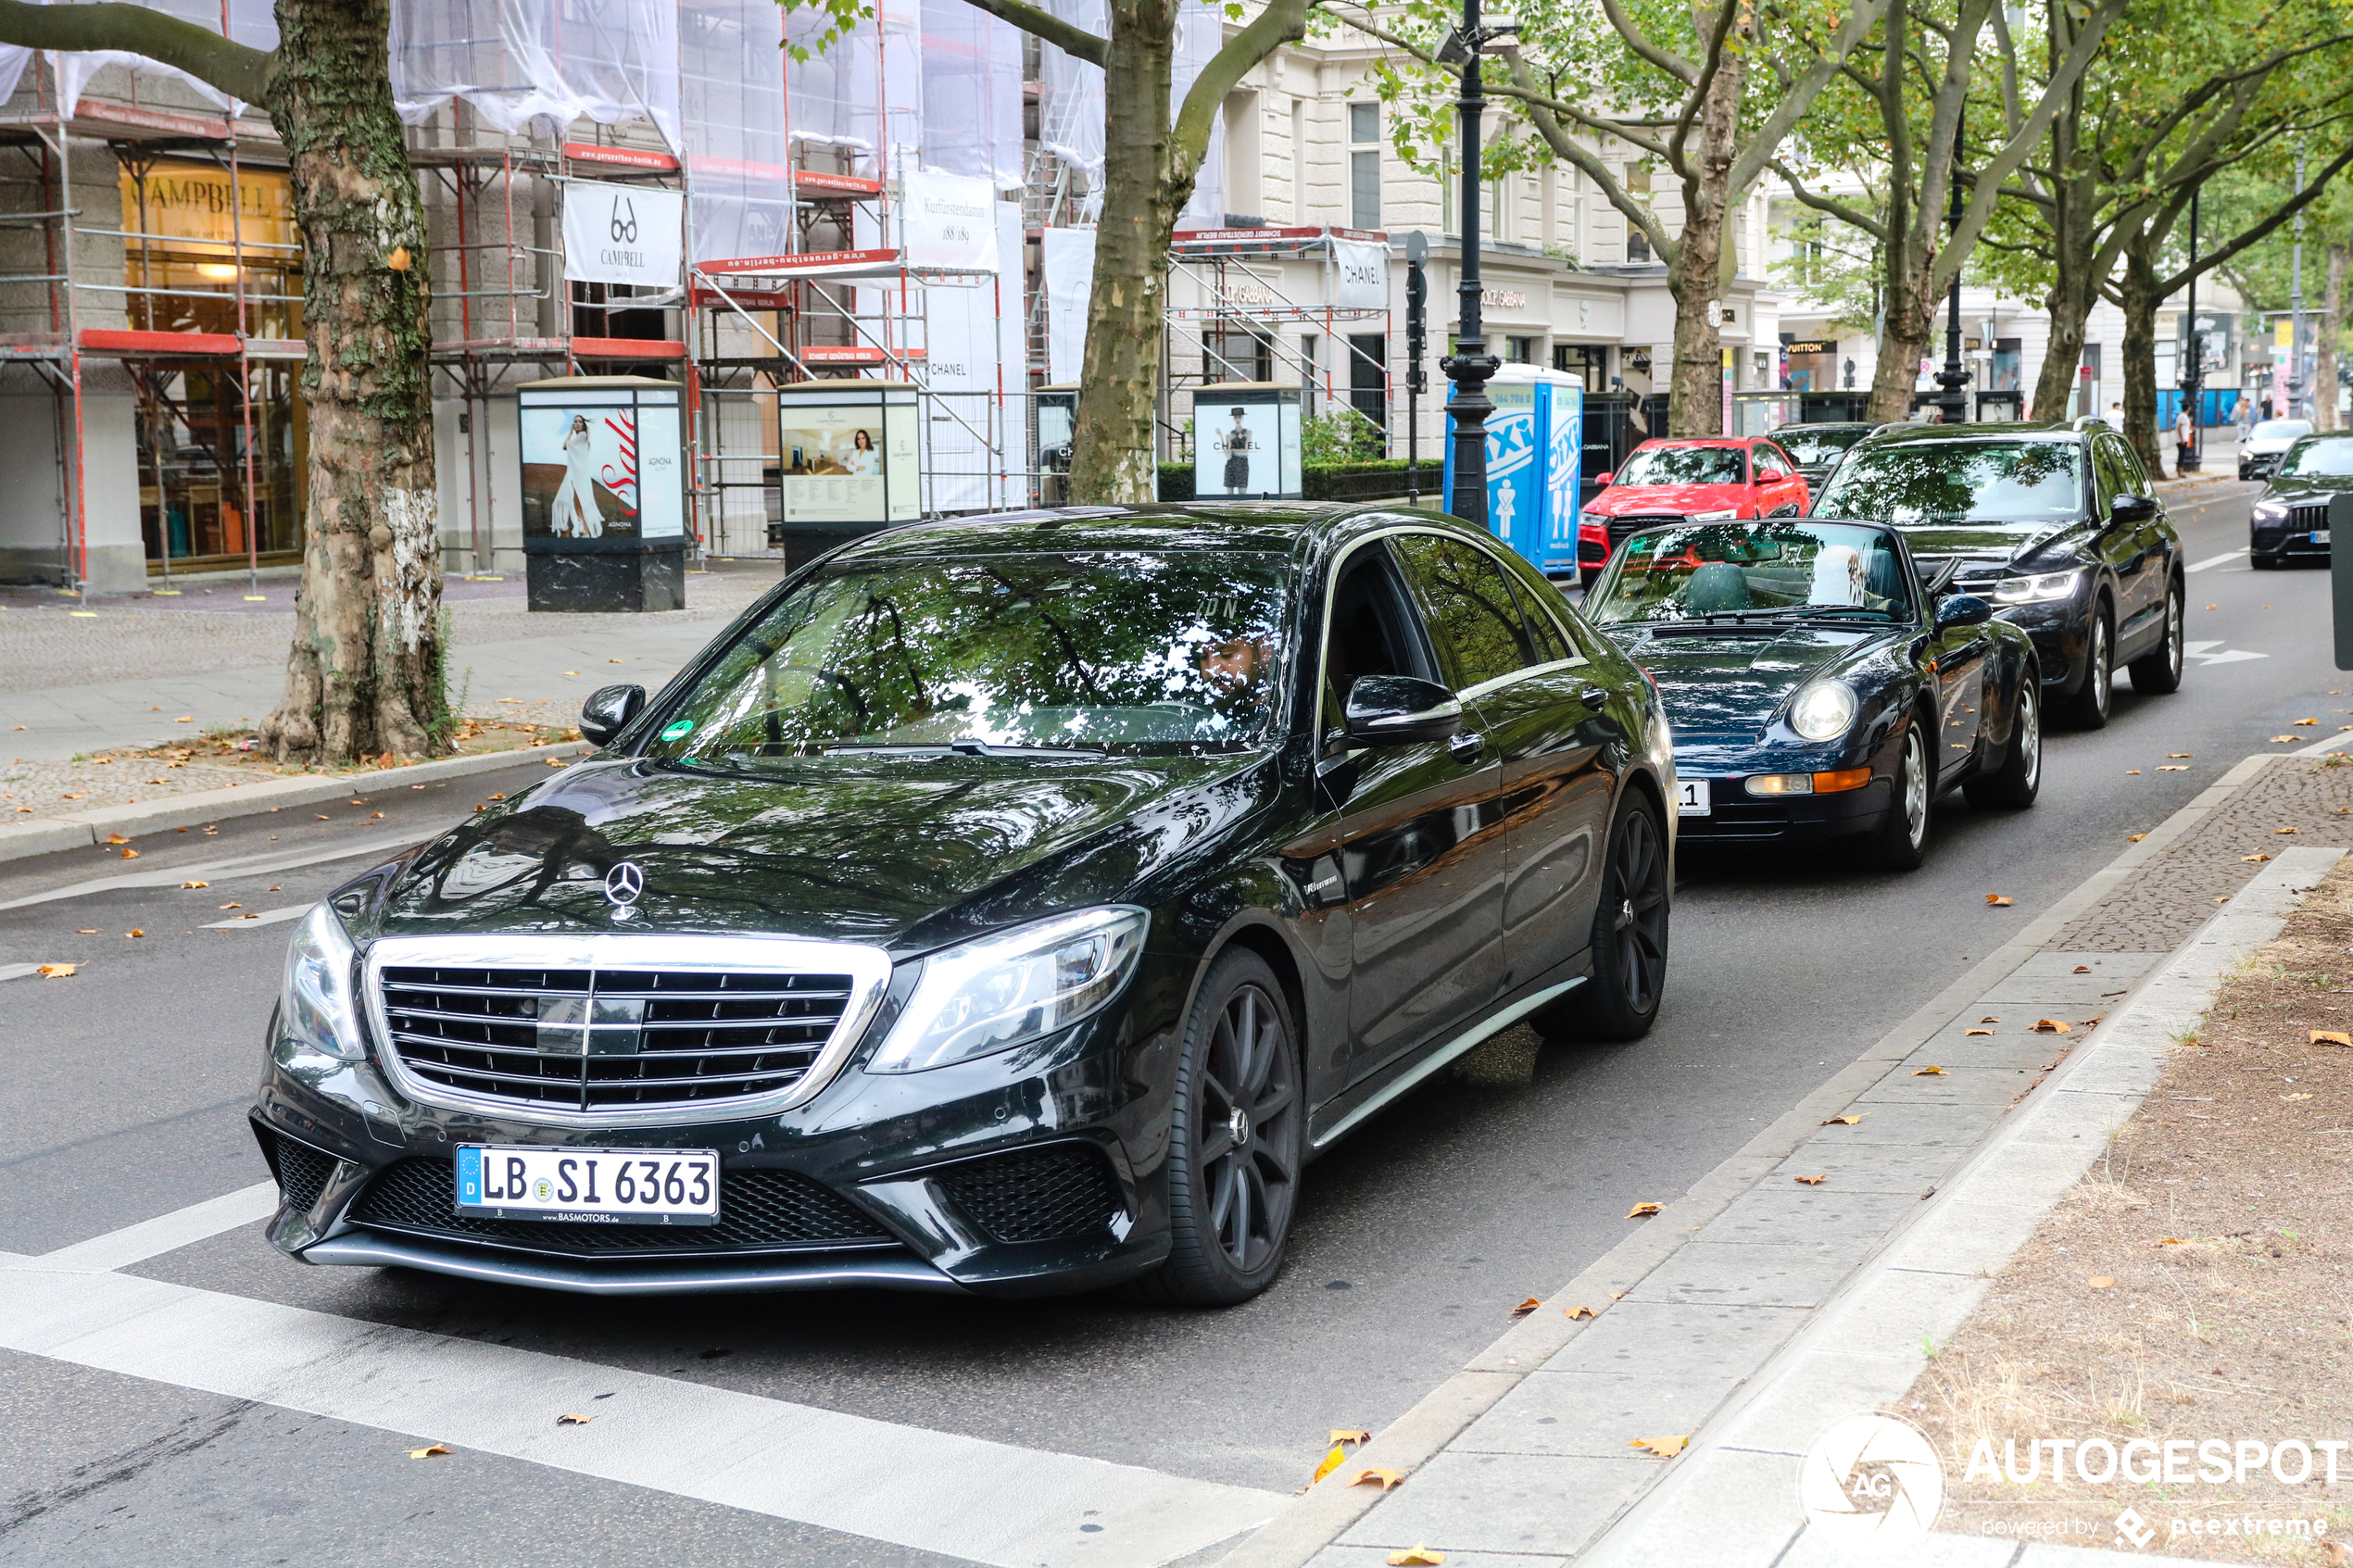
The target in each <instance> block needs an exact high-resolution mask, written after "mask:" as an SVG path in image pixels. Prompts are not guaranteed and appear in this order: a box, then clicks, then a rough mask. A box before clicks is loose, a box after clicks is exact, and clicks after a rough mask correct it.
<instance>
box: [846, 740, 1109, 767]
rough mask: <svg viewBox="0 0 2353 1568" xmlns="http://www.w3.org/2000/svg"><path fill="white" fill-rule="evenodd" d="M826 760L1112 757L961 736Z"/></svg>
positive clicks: (856, 750) (853, 751) (856, 749)
mask: <svg viewBox="0 0 2353 1568" xmlns="http://www.w3.org/2000/svg"><path fill="white" fill-rule="evenodd" d="M824 755H825V756H827V757H1027V758H1035V759H1043V760H1046V761H1049V762H1100V761H1101V760H1102V759H1104V758H1106V757H1108V756H1110V755H1111V754H1110V753H1109V752H1107V751H1090V750H1083V749H1074V748H1071V747H1066V746H1000V745H999V744H998V743H997V742H995V741H988V740H982V739H981V738H980V737H979V736H978V735H961V736H959V737H957V738H956V739H954V740H951V741H921V742H914V743H912V744H900V745H874V746H858V745H851V746H827V747H825V750H824Z"/></svg>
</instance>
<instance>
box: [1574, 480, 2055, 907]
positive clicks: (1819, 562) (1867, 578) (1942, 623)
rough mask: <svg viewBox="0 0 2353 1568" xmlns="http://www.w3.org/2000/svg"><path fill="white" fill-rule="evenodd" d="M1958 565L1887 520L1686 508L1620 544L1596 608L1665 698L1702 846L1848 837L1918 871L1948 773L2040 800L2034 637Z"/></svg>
mask: <svg viewBox="0 0 2353 1568" xmlns="http://www.w3.org/2000/svg"><path fill="white" fill-rule="evenodd" d="M1952 575H1953V566H1952V563H1951V562H1950V561H1946V562H1944V563H1942V564H1940V565H1938V566H1936V567H1933V568H1931V569H1930V571H1928V572H1927V573H1926V575H1925V576H1922V575H1921V574H1920V573H1919V572H1918V571H1916V570H1915V568H1914V566H1913V564H1912V560H1911V558H1910V553H1909V552H1908V551H1907V550H1906V548H1905V546H1904V540H1903V536H1902V535H1901V534H1899V533H1897V532H1896V531H1895V530H1894V529H1892V528H1885V527H1881V526H1880V525H1878V524H1875V523H1855V522H1818V521H1811V520H1801V519H1796V518H1787V519H1768V520H1766V521H1756V522H1710V523H1687V524H1683V525H1680V526H1677V527H1667V528H1656V529H1650V530H1647V531H1645V532H1643V533H1637V534H1634V535H1632V536H1631V537H1629V539H1627V541H1626V542H1625V543H1624V544H1623V545H1621V546H1619V547H1618V550H1617V555H1616V556H1614V557H1613V558H1611V560H1610V564H1609V570H1608V571H1606V572H1605V573H1604V575H1603V577H1602V580H1601V581H1600V582H1599V583H1596V584H1594V587H1593V592H1592V596H1590V597H1589V598H1588V599H1587V601H1586V613H1587V614H1588V615H1589V616H1590V617H1591V618H1592V622H1593V624H1594V625H1596V626H1597V627H1599V628H1600V629H1601V630H1602V631H1603V632H1604V633H1607V634H1608V635H1609V636H1610V637H1612V638H1614V639H1616V640H1617V643H1618V644H1619V645H1620V646H1623V647H1624V648H1625V649H1626V651H1627V652H1628V654H1629V655H1630V656H1631V657H1632V658H1633V659H1634V660H1635V662H1637V663H1638V664H1640V665H1641V666H1642V668H1643V669H1644V670H1646V671H1649V672H1650V675H1651V678H1652V679H1653V680H1655V681H1656V682H1657V683H1658V688H1659V692H1660V694H1661V695H1662V696H1664V698H1665V699H1666V703H1667V722H1668V724H1669V725H1670V726H1671V728H1672V729H1673V731H1674V735H1675V779H1676V795H1677V801H1676V805H1677V810H1678V812H1679V813H1680V817H1681V821H1682V832H1683V837H1682V843H1683V845H1684V846H1685V847H1693V846H1698V845H1710V846H1729V845H1754V846H1773V847H1779V846H1796V845H1806V844H1813V843H1818V842H1821V841H1823V840H1827V839H1845V840H1850V841H1853V842H1854V843H1855V844H1856V847H1858V848H1859V850H1860V851H1861V853H1862V855H1863V857H1864V858H1865V859H1869V861H1870V862H1872V863H1873V864H1876V865H1879V866H1881V867H1884V868H1886V869H1889V870H1894V871H1909V870H1910V869H1912V868H1913V867H1915V866H1917V865H1919V863H1920V860H1921V858H1922V855H1923V853H1924V851H1925V850H1926V847H1927V845H1928V830H1929V806H1930V803H1931V801H1933V800H1934V799H1935V798H1936V797H1937V796H1939V795H1941V794H1943V793H1944V791H1946V790H1948V789H1951V788H1953V787H1955V786H1956V785H1957V786H1959V787H1960V788H1961V789H1963V790H1964V791H1966V792H1967V794H1968V796H1969V800H1970V802H1971V803H1972V804H1974V805H1979V806H1989V807H2012V808H2017V807H2026V806H2032V804H2034V797H2035V793H2036V791H2037V790H2038V789H2039V788H2040V787H2041V784H2042V776H2043V727H2042V718H2041V713H2042V683H2041V681H2040V680H2039V679H2038V676H2037V671H2036V667H2035V659H2034V645H2033V643H2032V641H2031V640H2029V638H2028V637H2027V635H2026V633H2023V632H2021V631H2020V630H2019V629H2018V628H2017V627H2015V626H2011V625H2007V624H2006V623H2004V622H2002V621H1996V620H1995V619H1994V607H1993V606H1991V605H1989V604H1987V603H1986V602H1985V601H1984V600H1983V599H1981V598H1977V597H1974V596H1970V595H1967V594H1961V593H1957V592H1955V591H1953V589H1952V588H1951V587H1950V585H1949V584H1950V580H1951V578H1952Z"/></svg>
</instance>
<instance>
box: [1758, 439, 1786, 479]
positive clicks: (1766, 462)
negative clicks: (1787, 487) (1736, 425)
mask: <svg viewBox="0 0 2353 1568" xmlns="http://www.w3.org/2000/svg"><path fill="white" fill-rule="evenodd" d="M1750 457H1751V458H1752V460H1753V461H1754V462H1755V465H1756V477H1757V478H1758V479H1759V480H1768V479H1783V478H1786V477H1788V476H1787V475H1786V474H1784V473H1783V472H1782V470H1781V462H1780V458H1777V457H1775V456H1774V455H1773V449H1772V448H1771V447H1769V446H1755V447H1751V448H1750Z"/></svg>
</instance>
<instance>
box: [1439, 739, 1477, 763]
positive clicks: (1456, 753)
mask: <svg viewBox="0 0 2353 1568" xmlns="http://www.w3.org/2000/svg"><path fill="white" fill-rule="evenodd" d="M1486 749H1487V737H1486V736H1485V735H1478V734H1461V735H1456V736H1454V737H1453V739H1451V740H1449V741H1448V742H1447V743H1446V755H1447V756H1449V757H1452V758H1453V759H1454V760H1455V761H1457V762H1475V761H1477V760H1478V754H1479V753H1480V752H1482V751H1484V750H1486Z"/></svg>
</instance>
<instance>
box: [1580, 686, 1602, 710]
mask: <svg viewBox="0 0 2353 1568" xmlns="http://www.w3.org/2000/svg"><path fill="white" fill-rule="evenodd" d="M1577 700H1578V701H1579V702H1581V703H1583V704H1584V705H1585V706H1586V707H1588V708H1602V707H1605V706H1607V705H1608V702H1609V693H1608V692H1606V691H1604V690H1603V689H1602V688H1601V687H1599V686H1587V687H1586V688H1585V689H1584V690H1583V691H1581V692H1579V693H1578V694H1577Z"/></svg>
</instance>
